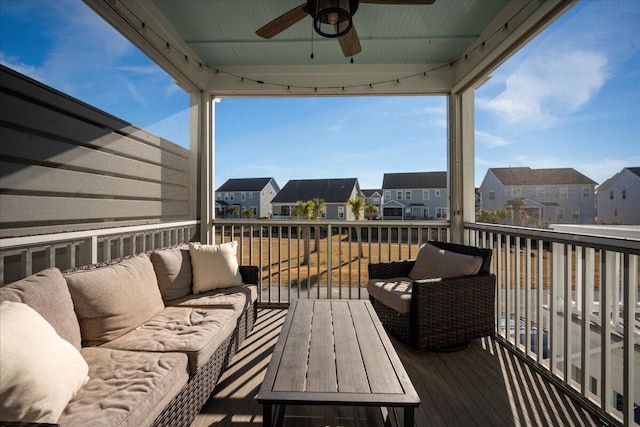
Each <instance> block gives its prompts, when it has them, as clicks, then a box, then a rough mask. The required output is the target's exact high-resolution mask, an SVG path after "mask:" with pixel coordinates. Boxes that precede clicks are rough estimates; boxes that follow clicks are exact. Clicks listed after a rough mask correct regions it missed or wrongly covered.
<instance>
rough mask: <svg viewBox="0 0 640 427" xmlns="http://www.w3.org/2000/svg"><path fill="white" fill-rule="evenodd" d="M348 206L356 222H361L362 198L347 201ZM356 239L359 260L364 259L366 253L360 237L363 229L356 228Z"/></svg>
mask: <svg viewBox="0 0 640 427" xmlns="http://www.w3.org/2000/svg"><path fill="white" fill-rule="evenodd" d="M347 206H349V207H350V208H351V213H353V217H354V218H355V219H356V221H359V220H360V211H362V209H363V208H364V199H363V198H362V197H353V198H351V199H349V200H347ZM356 231H357V232H356V239H357V240H358V258H363V257H364V253H363V252H362V238H361V237H360V233H361V231H362V230H361V229H360V227H358V228H356Z"/></svg>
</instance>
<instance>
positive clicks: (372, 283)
mask: <svg viewBox="0 0 640 427" xmlns="http://www.w3.org/2000/svg"><path fill="white" fill-rule="evenodd" d="M411 282H412V281H411V279H410V278H408V277H396V278H392V279H371V280H369V281H368V282H367V292H369V295H370V296H372V297H374V298H375V299H377V300H378V301H380V302H381V303H383V304H384V305H386V306H387V307H389V308H392V309H394V310H395V311H397V312H398V313H401V314H407V313H409V311H410V309H411Z"/></svg>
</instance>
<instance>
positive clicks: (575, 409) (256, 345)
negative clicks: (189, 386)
mask: <svg viewBox="0 0 640 427" xmlns="http://www.w3.org/2000/svg"><path fill="white" fill-rule="evenodd" d="M285 315H286V310H277V309H260V310H259V314H258V320H257V322H256V325H255V328H254V330H253V331H252V333H251V334H250V335H249V337H248V338H247V340H246V341H245V343H244V344H243V346H242V348H241V349H240V350H239V351H238V353H237V354H236V355H235V357H234V359H233V361H232V363H231V365H230V367H229V368H228V369H227V370H226V371H225V373H224V374H223V376H222V378H221V380H220V382H219V384H218V386H217V387H216V389H215V390H214V393H213V394H212V396H211V398H210V399H209V401H208V402H207V403H206V404H205V406H204V408H203V409H202V411H201V412H200V414H199V415H198V416H197V417H196V419H195V420H194V422H193V424H192V427H205V426H206V427H208V426H214V425H215V426H223V427H240V426H261V425H262V407H261V405H260V404H258V402H257V400H256V396H257V394H258V391H259V389H260V385H261V383H262V380H263V379H264V375H265V372H266V370H267V365H268V363H269V360H270V359H271V353H272V352H273V349H274V347H275V344H276V341H277V338H278V335H279V333H280V329H281V327H282V324H283V322H284V318H285ZM391 341H392V343H393V345H394V347H395V348H396V351H397V353H398V356H399V357H400V359H401V360H402V363H403V365H404V367H405V369H406V370H407V373H408V374H409V377H410V378H411V380H412V382H413V385H414V387H415V388H416V390H417V391H418V394H419V395H420V398H421V400H422V404H421V405H420V407H418V408H416V411H415V417H416V418H415V425H416V426H424V425H429V426H473V425H478V426H480V425H491V426H514V427H515V426H531V425H562V426H602V425H603V424H602V423H601V422H600V421H599V420H598V419H597V418H595V417H593V416H591V415H590V414H589V413H588V412H586V411H585V410H583V409H582V408H581V407H580V406H578V405H577V404H575V402H573V401H572V400H571V399H570V398H569V397H568V396H566V395H565V394H564V393H562V391H561V390H559V389H557V388H556V387H555V386H553V385H552V384H550V383H549V382H547V381H545V379H544V378H543V377H542V376H540V375H539V374H538V373H537V372H535V371H534V370H532V369H531V368H530V367H529V366H528V365H526V364H524V363H523V362H522V361H521V360H520V359H519V358H517V357H515V356H514V355H513V354H511V352H510V351H508V350H507V349H505V348H504V347H502V345H500V344H499V343H498V342H496V341H494V340H492V339H489V338H485V339H482V340H476V341H474V342H472V343H471V345H470V346H469V347H468V348H466V349H464V350H461V351H458V352H452V353H432V352H426V351H420V352H418V351H415V350H414V349H412V348H411V347H408V346H406V345H404V344H402V343H400V342H398V341H397V340H395V339H392V340H391ZM284 424H285V426H295V427H300V426H304V427H307V426H308V427H316V426H343V427H348V426H382V425H383V420H382V416H381V415H380V414H379V411H377V410H375V409H374V408H358V407H355V408H354V407H342V406H334V407H311V406H309V407H302V406H301V407H295V406H294V407H288V408H287V413H286V416H285V423H284Z"/></svg>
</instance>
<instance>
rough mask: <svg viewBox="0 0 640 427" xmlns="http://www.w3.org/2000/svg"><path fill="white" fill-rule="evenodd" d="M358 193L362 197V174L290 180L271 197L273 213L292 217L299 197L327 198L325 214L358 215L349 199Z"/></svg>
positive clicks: (328, 216) (338, 216)
mask: <svg viewBox="0 0 640 427" xmlns="http://www.w3.org/2000/svg"><path fill="white" fill-rule="evenodd" d="M355 197H362V194H361V192H360V184H359V183H358V178H338V179H295V180H290V181H289V182H287V183H286V185H285V186H284V187H283V188H282V190H280V192H279V193H278V195H277V196H276V197H274V199H273V200H272V201H271V205H272V206H273V217H274V218H280V219H289V218H291V209H292V208H293V207H294V206H295V205H296V204H297V203H298V202H299V201H303V202H306V201H308V200H311V199H315V198H319V199H323V200H324V201H325V211H324V212H323V215H322V217H323V218H326V219H341V220H352V219H355V218H354V216H353V214H352V213H351V209H350V208H349V206H347V201H348V200H349V199H352V198H355Z"/></svg>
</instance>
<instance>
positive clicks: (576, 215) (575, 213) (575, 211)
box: [571, 208, 580, 220]
mask: <svg viewBox="0 0 640 427" xmlns="http://www.w3.org/2000/svg"><path fill="white" fill-rule="evenodd" d="M571 219H572V220H579V219H580V208H571Z"/></svg>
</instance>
